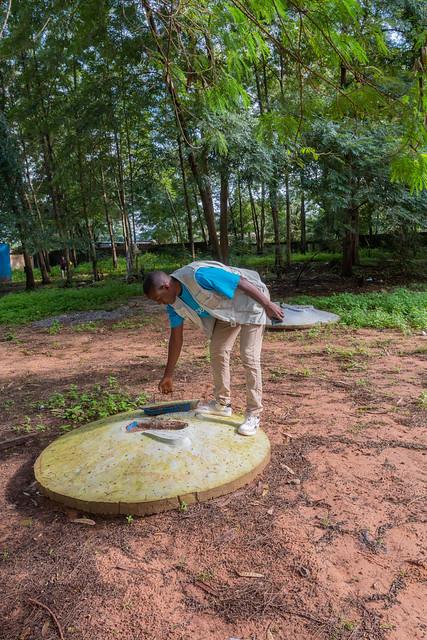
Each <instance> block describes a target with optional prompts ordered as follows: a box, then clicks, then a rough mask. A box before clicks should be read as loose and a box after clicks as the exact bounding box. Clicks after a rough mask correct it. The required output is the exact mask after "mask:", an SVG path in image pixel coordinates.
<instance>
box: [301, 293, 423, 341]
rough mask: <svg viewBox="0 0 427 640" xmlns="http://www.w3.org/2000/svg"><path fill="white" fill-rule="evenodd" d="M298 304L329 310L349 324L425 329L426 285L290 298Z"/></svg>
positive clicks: (403, 329) (406, 329)
mask: <svg viewBox="0 0 427 640" xmlns="http://www.w3.org/2000/svg"><path fill="white" fill-rule="evenodd" d="M292 302H294V303H297V304H312V305H315V306H316V307H317V308H319V309H324V310H326V311H332V312H334V313H337V314H338V315H339V316H340V317H341V322H342V323H343V324H345V325H348V326H351V327H356V328H360V327H370V328H374V329H400V330H401V331H404V332H406V331H411V330H412V329H426V328H427V287H425V286H424V287H423V289H422V290H420V291H415V290H411V289H408V288H399V289H395V290H392V291H381V292H375V293H359V294H355V293H338V294H335V295H332V296H324V297H316V298H313V297H310V296H298V297H297V298H292Z"/></svg>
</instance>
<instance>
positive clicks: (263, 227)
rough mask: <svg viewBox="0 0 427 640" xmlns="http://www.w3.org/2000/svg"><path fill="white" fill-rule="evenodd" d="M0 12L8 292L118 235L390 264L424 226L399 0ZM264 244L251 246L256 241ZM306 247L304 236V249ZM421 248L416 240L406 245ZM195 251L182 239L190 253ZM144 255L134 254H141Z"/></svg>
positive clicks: (409, 43) (426, 203)
mask: <svg viewBox="0 0 427 640" xmlns="http://www.w3.org/2000/svg"><path fill="white" fill-rule="evenodd" d="M2 9H3V20H2V23H1V24H0V29H1V39H0V65H1V66H0V128H1V136H0V235H1V238H2V240H3V241H8V242H11V243H15V245H19V246H20V247H22V250H23V253H24V257H25V263H26V269H25V273H26V286H27V288H28V289H31V288H33V287H34V286H35V278H34V272H33V269H32V266H31V256H34V257H35V259H36V263H37V265H38V266H39V268H40V272H39V275H40V279H41V281H42V283H43V284H49V282H50V280H51V277H52V276H51V273H49V272H50V270H51V264H50V263H51V262H52V252H55V251H56V252H57V255H61V254H63V255H65V256H66V258H67V264H68V265H69V268H68V270H67V282H68V284H71V281H72V273H73V268H74V269H75V268H76V267H77V265H78V262H79V261H81V260H86V259H89V261H90V263H91V270H92V275H93V279H94V280H95V281H96V280H98V279H99V277H100V268H99V262H98V260H99V257H100V252H99V246H100V241H101V240H104V241H107V243H106V244H107V245H108V246H109V247H111V259H112V270H113V271H114V269H116V268H117V265H118V257H117V253H118V252H117V246H118V247H119V248H120V247H121V248H122V251H123V253H124V254H125V256H126V272H127V276H128V278H130V277H131V276H132V274H136V273H137V271H138V269H139V268H140V266H141V260H140V262H139V264H138V258H139V249H138V243H140V241H141V240H144V239H145V240H149V239H150V240H154V241H156V242H157V243H175V244H176V245H177V247H181V248H182V254H181V255H182V259H183V260H188V259H191V257H192V256H195V255H196V249H200V247H203V248H204V249H203V252H202V254H203V255H209V256H211V257H213V258H216V259H220V260H222V261H223V262H228V261H229V260H230V254H231V257H232V259H233V256H234V255H236V254H237V255H248V254H252V253H255V254H258V255H259V256H262V255H263V254H265V253H266V252H267V253H268V251H269V248H268V247H270V246H272V247H273V248H274V257H273V266H274V268H275V270H276V273H277V274H279V275H280V274H281V273H283V268H286V265H288V266H289V265H290V262H291V257H292V256H291V252H292V248H293V247H294V249H297V250H298V251H299V253H300V254H304V253H306V251H307V246H308V243H309V242H310V241H311V242H317V243H318V247H324V248H327V249H329V250H332V251H339V252H340V255H341V267H340V268H341V272H342V274H343V275H344V276H350V275H351V274H352V272H353V267H354V265H357V264H358V261H359V237H360V234H363V236H364V238H365V244H367V245H368V246H371V247H376V246H378V241H377V240H376V239H377V238H378V236H380V235H381V236H383V237H385V238H386V246H385V248H386V249H388V250H391V251H394V252H395V253H397V254H398V255H399V259H400V260H406V259H409V258H410V257H413V256H414V255H416V254H417V251H419V250H420V246H421V245H422V238H423V235H422V232H423V231H424V232H425V231H426V223H427V196H426V187H427V154H426V142H427V132H426V125H427V97H426V87H425V80H426V69H427V35H426V34H427V26H426V3H425V2H419V1H418V0H387V1H382V0H378V1H377V0H375V1H371V0H369V1H359V0H322V1H320V0H304V1H303V0H261V1H252V0H249V1H246V2H241V0H219V1H212V0H205V1H203V0H202V1H198V2H193V1H192V0H184V1H178V2H176V1H173V0H172V1H171V2H155V1H151V0H138V1H136V0H106V1H100V0H86V1H85V2H76V1H70V2H67V3H64V2H61V1H59V0H27V1H26V2H10V1H8V2H3V3H2ZM267 245H268V246H267ZM312 246H314V247H316V244H313V245H312ZM421 251H422V248H421ZM198 255H200V252H199V254H198ZM152 262H153V261H152Z"/></svg>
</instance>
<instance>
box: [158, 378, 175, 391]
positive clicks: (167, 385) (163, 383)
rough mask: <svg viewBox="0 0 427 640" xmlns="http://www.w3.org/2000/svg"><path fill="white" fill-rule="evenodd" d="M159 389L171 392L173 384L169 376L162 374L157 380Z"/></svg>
mask: <svg viewBox="0 0 427 640" xmlns="http://www.w3.org/2000/svg"><path fill="white" fill-rule="evenodd" d="M159 391H161V392H162V393H172V391H173V384H172V377H171V376H163V378H162V379H161V380H160V382H159Z"/></svg>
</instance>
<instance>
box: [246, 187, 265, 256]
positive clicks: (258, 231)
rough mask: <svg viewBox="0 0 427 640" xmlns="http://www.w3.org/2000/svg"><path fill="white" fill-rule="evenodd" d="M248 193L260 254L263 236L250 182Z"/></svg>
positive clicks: (257, 250)
mask: <svg viewBox="0 0 427 640" xmlns="http://www.w3.org/2000/svg"><path fill="white" fill-rule="evenodd" d="M248 191H249V202H250V204H251V212H252V222H253V225H254V230H255V240H256V252H257V253H258V254H260V253H262V249H261V234H260V227H259V222H258V215H257V211H256V205H255V200H254V196H253V193H252V189H251V183H250V182H248Z"/></svg>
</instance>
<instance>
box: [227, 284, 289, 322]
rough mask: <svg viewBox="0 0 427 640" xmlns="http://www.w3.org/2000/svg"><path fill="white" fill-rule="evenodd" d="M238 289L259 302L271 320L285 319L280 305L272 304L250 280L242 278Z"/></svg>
mask: <svg viewBox="0 0 427 640" xmlns="http://www.w3.org/2000/svg"><path fill="white" fill-rule="evenodd" d="M237 288H238V289H240V290H241V291H243V292H244V293H246V295H248V296H249V297H250V298H253V299H254V300H256V301H257V302H259V303H260V305H261V306H262V307H264V309H265V312H266V314H267V315H268V317H269V318H277V319H278V320H282V319H283V318H284V316H285V313H284V311H283V309H281V308H280V307H279V305H277V304H274V302H271V300H269V299H268V298H267V296H265V295H264V294H263V293H262V291H260V290H259V289H257V287H256V286H255V285H253V284H252V283H251V282H249V280H246V278H243V277H241V278H240V281H239V284H238V285H237Z"/></svg>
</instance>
